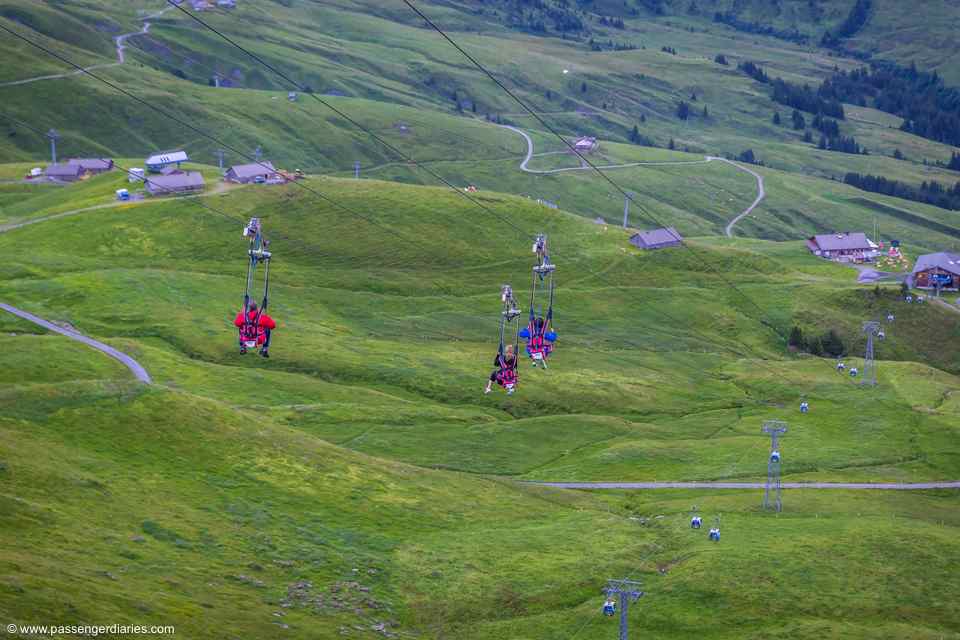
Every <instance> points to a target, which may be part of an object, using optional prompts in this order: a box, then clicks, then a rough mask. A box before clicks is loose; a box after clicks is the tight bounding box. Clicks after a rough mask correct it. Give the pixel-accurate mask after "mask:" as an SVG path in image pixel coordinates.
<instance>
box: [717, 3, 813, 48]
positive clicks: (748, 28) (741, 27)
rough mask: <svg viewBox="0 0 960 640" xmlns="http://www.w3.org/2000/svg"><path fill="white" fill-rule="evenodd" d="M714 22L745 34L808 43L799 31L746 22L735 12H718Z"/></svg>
mask: <svg viewBox="0 0 960 640" xmlns="http://www.w3.org/2000/svg"><path fill="white" fill-rule="evenodd" d="M713 21H714V22H719V23H721V24H725V25H727V26H728V27H733V28H734V29H736V30H737V31H743V32H744V33H758V34H760V35H764V36H772V37H774V38H779V39H780V40H788V41H790V42H796V43H799V44H805V43H806V42H807V41H808V38H807V36H805V35H803V34H802V33H800V32H799V31H798V30H797V29H775V28H773V27H772V26H770V25H768V24H760V23H759V22H746V21H744V20H741V19H740V18H738V17H737V14H735V13H734V12H733V11H727V12H726V13H723V12H720V11H717V12H716V13H714V14H713Z"/></svg>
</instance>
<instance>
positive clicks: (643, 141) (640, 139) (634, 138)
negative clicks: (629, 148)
mask: <svg viewBox="0 0 960 640" xmlns="http://www.w3.org/2000/svg"><path fill="white" fill-rule="evenodd" d="M628 137H629V138H630V142H632V143H633V144H638V145H640V146H642V147H655V146H657V145H656V143H654V141H653V140H651V139H650V138H648V137H647V136H645V135H643V134H642V133H640V127H638V126H637V125H633V130H632V131H630V135H629V136H628Z"/></svg>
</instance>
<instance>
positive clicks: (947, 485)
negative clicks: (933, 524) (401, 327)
mask: <svg viewBox="0 0 960 640" xmlns="http://www.w3.org/2000/svg"><path fill="white" fill-rule="evenodd" d="M524 484H530V485H535V486H538V487H553V488H555V489H625V490H640V489H649V490H655V489H763V488H764V487H765V486H766V484H765V483H763V482H525V483H524ZM780 486H781V487H782V488H784V489H846V490H854V491H862V490H886V491H922V490H925V489H960V482H948V481H944V482H783V483H781V484H780Z"/></svg>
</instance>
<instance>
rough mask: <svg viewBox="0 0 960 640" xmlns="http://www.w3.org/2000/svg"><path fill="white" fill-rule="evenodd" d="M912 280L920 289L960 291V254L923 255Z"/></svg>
mask: <svg viewBox="0 0 960 640" xmlns="http://www.w3.org/2000/svg"><path fill="white" fill-rule="evenodd" d="M910 279H911V280H912V282H913V286H915V287H916V288H918V289H940V290H949V291H957V290H960V254H957V253H947V252H945V251H941V252H940V253H928V254H926V255H922V256H920V257H919V258H917V264H915V265H914V267H913V273H911V274H910Z"/></svg>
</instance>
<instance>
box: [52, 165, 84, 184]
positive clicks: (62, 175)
mask: <svg viewBox="0 0 960 640" xmlns="http://www.w3.org/2000/svg"><path fill="white" fill-rule="evenodd" d="M43 175H45V176H47V178H49V179H51V180H59V181H61V182H74V181H76V180H79V179H80V176H82V175H83V170H82V169H81V168H80V165H76V164H63V163H59V164H51V165H50V166H48V167H47V168H46V170H44V172H43Z"/></svg>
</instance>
